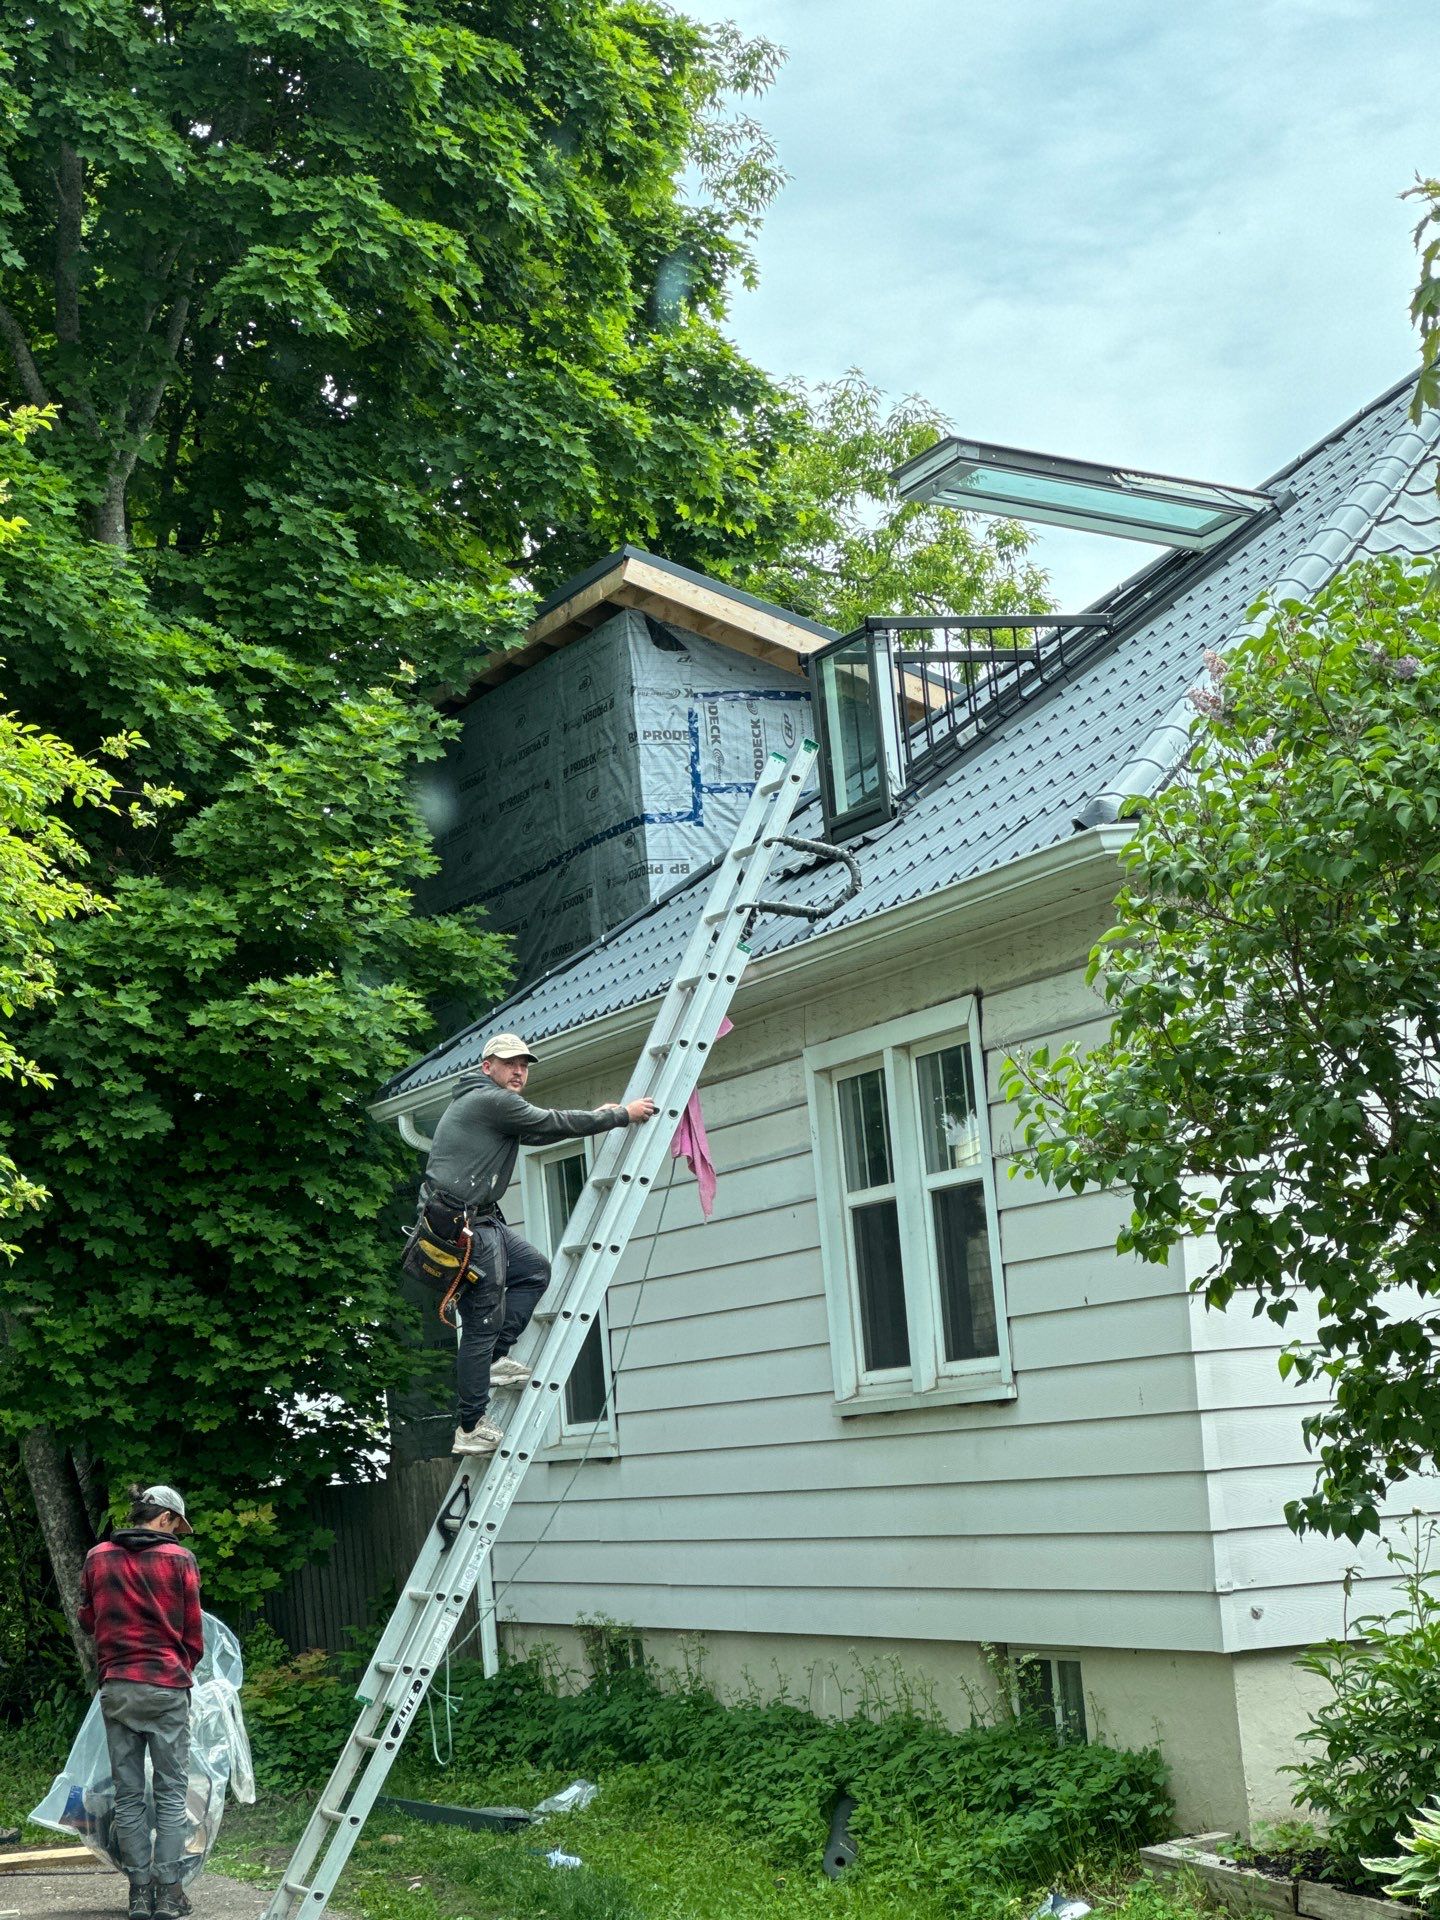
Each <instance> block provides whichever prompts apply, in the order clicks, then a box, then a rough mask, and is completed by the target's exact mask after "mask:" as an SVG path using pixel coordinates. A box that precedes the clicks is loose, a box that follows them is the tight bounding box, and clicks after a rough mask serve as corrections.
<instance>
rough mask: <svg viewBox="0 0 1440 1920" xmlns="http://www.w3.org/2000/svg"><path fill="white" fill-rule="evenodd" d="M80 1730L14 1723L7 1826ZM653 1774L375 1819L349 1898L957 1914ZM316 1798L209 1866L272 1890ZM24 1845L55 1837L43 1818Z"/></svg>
mask: <svg viewBox="0 0 1440 1920" xmlns="http://www.w3.org/2000/svg"><path fill="white" fill-rule="evenodd" d="M67 1739H68V1729H66V1728H61V1727H60V1726H59V1725H58V1723H57V1724H56V1725H55V1726H53V1727H51V1728H42V1727H36V1726H32V1727H30V1728H28V1729H26V1730H25V1731H23V1732H20V1733H17V1732H14V1731H5V1730H0V1824H4V1825H7V1826H18V1825H20V1824H21V1822H22V1821H23V1819H24V1816H25V1814H26V1813H27V1812H28V1810H29V1809H30V1808H31V1807H32V1806H34V1804H35V1803H36V1801H37V1800H38V1799H39V1798H40V1797H41V1795H42V1794H43V1793H44V1792H45V1790H46V1789H47V1788H48V1786H49V1784H50V1780H51V1777H52V1775H53V1773H54V1772H55V1769H56V1767H57V1766H58V1765H59V1764H60V1761H61V1759H62V1758H63V1755H64V1752H65V1747H66V1744H67ZM648 1775H649V1769H648V1768H646V1767H643V1766H637V1767H620V1768H617V1769H615V1770H614V1772H613V1773H611V1774H609V1775H608V1776H607V1777H606V1778H605V1780H604V1781H603V1782H602V1783H601V1786H602V1791H601V1792H600V1794H599V1795H598V1796H597V1797H596V1799H595V1801H594V1802H593V1803H592V1804H591V1806H589V1807H587V1808H585V1809H584V1810H583V1811H581V1812H579V1813H572V1814H560V1815H556V1816H554V1817H552V1818H551V1819H549V1820H547V1821H546V1822H545V1824H544V1826H543V1828H531V1829H528V1830H522V1831H520V1832H518V1833H512V1834H492V1833H472V1832H468V1831H466V1830H465V1829H463V1828H458V1827H433V1826H428V1825H426V1824H425V1823H423V1822H421V1821H416V1820H410V1819H405V1818H402V1817H400V1816H398V1815H395V1814H391V1813H386V1812H385V1811H384V1810H383V1809H382V1810H381V1811H378V1812H376V1813H375V1814H373V1815H372V1816H371V1818H370V1820H369V1822H368V1823H367V1827H366V1830H365V1832H364V1834H363V1835H362V1836H361V1839H360V1840H359V1842H358V1843H357V1845H356V1848H355V1851H354V1853H353V1855H352V1856H351V1860H350V1863H349V1865H348V1867H347V1868H346V1871H345V1874H344V1876H343V1878H342V1880H341V1883H340V1888H339V1891H338V1893H337V1897H336V1907H337V1909H338V1910H341V1911H343V1912H345V1913H346V1914H348V1915H352V1916H354V1920H901V1917H902V1916H903V1920H952V1916H954V1915H955V1914H956V1912H957V1911H960V1910H961V1909H959V1908H957V1906H956V1904H955V1902H954V1900H953V1899H948V1898H946V1897H945V1895H943V1894H942V1893H941V1892H939V1891H936V1892H933V1893H927V1892H926V1891H925V1889H924V1888H923V1887H915V1888H911V1889H909V1890H906V1891H903V1892H898V1891H897V1890H896V1888H895V1887H894V1885H893V1884H889V1882H888V1876H882V1877H880V1878H879V1879H878V1880H877V1878H876V1876H874V1875H873V1874H870V1873H867V1872H866V1871H865V1867H864V1863H863V1861H862V1863H861V1866H860V1867H859V1868H857V1869H852V1871H851V1873H850V1874H849V1875H848V1876H847V1877H846V1878H844V1879H842V1880H840V1881H838V1882H832V1881H829V1880H827V1879H826V1878H825V1877H824V1875H823V1874H822V1873H821V1872H820V1870H819V1866H818V1863H817V1865H816V1867H815V1869H814V1870H813V1871H801V1870H793V1871H788V1872H779V1871H777V1870H776V1868H775V1866H774V1865H773V1863H772V1861H771V1859H770V1858H769V1851H768V1847H767V1836H766V1832H765V1826H764V1810H763V1807H757V1814H756V1827H755V1831H754V1833H753V1834H752V1835H741V1836H737V1835H736V1834H735V1833H734V1832H733V1831H726V1830H723V1829H720V1828H718V1827H714V1826H708V1825H705V1824H703V1823H701V1822H697V1821H694V1820H688V1819H680V1818H677V1817H675V1816H674V1815H673V1814H669V1813H667V1812H665V1811H664V1810H663V1809H661V1808H660V1807H658V1806H657V1805H656V1804H655V1802H654V1796H653V1793H652V1791H651V1783H650V1781H649V1778H648ZM391 1784H392V1787H393V1790H394V1792H395V1794H396V1795H397V1796H398V1797H402V1798H413V1799H432V1800H445V1801H449V1802H452V1803H455V1804H459V1805H468V1806H498V1805H511V1806H533V1805H534V1804H535V1803H536V1802H537V1801H538V1800H541V1799H543V1798H544V1797H545V1796H546V1795H547V1794H549V1793H553V1792H554V1791H556V1790H557V1789H558V1788H560V1787H563V1786H565V1785H567V1784H568V1779H567V1777H565V1776H563V1775H562V1774H559V1773H556V1772H553V1771H550V1772H546V1771H540V1770H537V1769H535V1768H530V1767H515V1768H509V1769H505V1770H503V1771H497V1772H488V1773H485V1774H476V1773H472V1772H467V1771H466V1770H464V1769H463V1768H461V1767H452V1768H450V1769H448V1770H445V1771H441V1770H439V1769H437V1768H436V1767H434V1766H433V1765H432V1764H431V1763H430V1761H429V1760H428V1757H427V1758H425V1759H424V1760H422V1759H421V1758H420V1757H419V1756H416V1757H414V1758H411V1757H410V1756H407V1757H406V1759H405V1760H404V1761H403V1762H402V1763H401V1765H400V1766H399V1767H397V1769H396V1773H395V1776H394V1778H393V1780H392V1783H391ZM312 1805H313V1800H312V1799H311V1798H310V1797H309V1796H308V1795H307V1796H304V1797H298V1798H288V1797H285V1796H281V1795H276V1794H263V1795H262V1796H261V1798H260V1800H259V1801H258V1802H257V1804H256V1805H255V1806H253V1807H242V1806H238V1805H236V1804H235V1803H234V1802H233V1801H232V1802H231V1803H230V1804H229V1806H228V1807H227V1808H226V1813H225V1821H224V1825H223V1827H222V1828H221V1832H220V1838H219V1841H218V1843H217V1845H216V1848H215V1851H214V1853H213V1855H212V1856H211V1862H210V1866H211V1870H212V1871H214V1872H219V1873H226V1874H230V1875H232V1876H233V1877H234V1878H236V1879H242V1880H249V1881H253V1882H257V1883H262V1884H267V1885H270V1886H273V1885H274V1883H275V1879H276V1876H277V1874H278V1871H279V1869H280V1867H281V1866H283V1865H284V1863H285V1861H286V1860H287V1859H288V1857H289V1855H290V1852H291V1850H292V1848H293V1847H294V1845H295V1842H296V1840H297V1839H298V1838H299V1836H300V1832H301V1830H302V1828H303V1827H304V1824H305V1821H306V1820H307V1818H308V1817H309V1813H310V1809H311V1806H312ZM24 1838H25V1840H26V1841H33V1842H43V1841H45V1840H47V1839H52V1838H53V1836H52V1835H49V1834H48V1833H47V1832H46V1830H45V1829H42V1828H37V1827H30V1828H28V1830H26V1831H25V1833H24ZM552 1847H557V1848H559V1849H560V1850H561V1851H562V1852H565V1853H571V1854H578V1855H579V1856H580V1858H581V1859H582V1860H583V1862H584V1865H583V1866H582V1867H580V1868H565V1867H551V1866H549V1865H548V1864H547V1863H546V1861H545V1858H544V1854H545V1852H546V1851H547V1850H548V1849H550V1848H552ZM1082 1887H1083V1889H1084V1890H1085V1892H1086V1895H1087V1897H1088V1898H1089V1899H1091V1901H1092V1902H1093V1903H1094V1905H1095V1907H1096V1911H1097V1914H1098V1915H1101V1916H1103V1920H1197V1915H1198V1914H1199V1913H1200V1912H1201V1911H1202V1907H1201V1903H1200V1901H1199V1899H1198V1897H1197V1894H1196V1893H1195V1892H1194V1891H1187V1890H1184V1889H1180V1890H1175V1889H1172V1888H1168V1887H1159V1886H1157V1885H1156V1884H1154V1883H1153V1882H1151V1881H1148V1880H1143V1879H1134V1878H1132V1877H1131V1876H1130V1874H1129V1873H1127V1872H1126V1871H1124V1870H1123V1869H1121V1870H1117V1869H1115V1868H1114V1867H1113V1866H1111V1867H1110V1868H1108V1869H1105V1868H1094V1869H1091V1870H1090V1871H1088V1872H1086V1871H1077V1874H1076V1875H1075V1876H1074V1877H1072V1878H1071V1879H1070V1880H1068V1881H1067V1891H1071V1892H1073V1891H1077V1890H1079V1889H1081V1888H1082ZM1044 1892H1045V1889H1038V1890H1032V1889H1026V1890H1024V1891H1023V1892H1022V1891H1019V1890H1017V1891H1016V1892H1015V1893H1014V1894H1013V1895H1012V1896H1011V1897H1010V1898H1009V1899H1007V1900H1002V1901H991V1902H988V1903H987V1905H986V1909H985V1911H986V1915H987V1920H1027V1917H1028V1915H1029V1914H1030V1913H1031V1912H1033V1910H1034V1908H1035V1906H1036V1905H1037V1904H1038V1903H1039V1900H1040V1898H1042V1897H1043V1894H1044Z"/></svg>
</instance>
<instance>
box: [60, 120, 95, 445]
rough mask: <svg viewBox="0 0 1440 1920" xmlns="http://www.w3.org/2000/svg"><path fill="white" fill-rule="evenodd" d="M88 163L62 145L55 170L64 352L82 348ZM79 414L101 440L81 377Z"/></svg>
mask: <svg viewBox="0 0 1440 1920" xmlns="http://www.w3.org/2000/svg"><path fill="white" fill-rule="evenodd" d="M84 220H85V163H84V161H83V160H82V159H81V158H80V156H79V154H78V153H77V152H76V151H75V149H74V148H73V147H72V146H71V145H70V142H69V141H68V140H62V141H61V142H60V158H59V161H58V162H57V164H56V168H55V338H56V341H57V343H58V344H59V345H60V347H61V348H62V349H63V348H65V347H73V348H75V349H76V350H77V358H78V349H79V346H80V248H81V242H82V240H83V238H84ZM67 398H73V403H74V407H75V411H76V413H77V414H78V415H79V416H80V418H81V420H83V421H84V423H85V426H86V427H87V429H88V430H89V432H90V433H91V434H92V435H93V436H94V437H95V438H96V439H99V437H100V422H99V419H98V418H97V417H96V413H95V407H94V403H93V402H92V400H91V398H90V394H89V392H88V390H87V388H86V386H85V385H84V377H83V375H80V376H78V378H77V383H76V388H75V392H74V394H73V396H67Z"/></svg>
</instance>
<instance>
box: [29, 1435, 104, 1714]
mask: <svg viewBox="0 0 1440 1920" xmlns="http://www.w3.org/2000/svg"><path fill="white" fill-rule="evenodd" d="M20 1457H21V1459H22V1460H23V1461H24V1462H25V1474H26V1478H27V1479H28V1480H29V1482H30V1491H31V1493H32V1494H33V1495H34V1497H35V1511H36V1513H37V1515H38V1516H39V1519H40V1531H41V1533H42V1534H43V1535H44V1537H45V1545H46V1548H47V1550H48V1551H49V1554H50V1564H51V1566H52V1567H53V1568H54V1569H55V1584H56V1586H57V1587H58V1588H59V1590H60V1604H61V1606H63V1607H64V1609H65V1620H66V1624H67V1625H68V1626H69V1628H70V1638H71V1639H72V1640H73V1641H74V1643H75V1653H76V1657H77V1659H78V1660H79V1662H80V1671H81V1673H82V1674H83V1675H84V1677H85V1684H86V1685H87V1686H90V1687H93V1686H94V1685H95V1679H96V1666H95V1642H94V1641H93V1640H92V1639H91V1638H90V1636H89V1634H88V1633H82V1632H81V1631H80V1621H79V1613H80V1570H81V1568H82V1567H83V1566H84V1564H85V1555H86V1554H87V1553H88V1552H89V1550H90V1545H91V1532H90V1522H89V1519H88V1517H87V1515H86V1512H85V1507H84V1503H83V1502H82V1500H81V1498H80V1487H79V1483H78V1482H77V1480H76V1478H75V1474H74V1472H73V1470H72V1468H71V1465H70V1458H69V1455H68V1454H67V1453H66V1452H65V1449H64V1448H63V1447H62V1446H61V1445H60V1443H59V1441H58V1440H57V1439H56V1438H55V1435H54V1434H53V1433H52V1432H51V1431H50V1429H49V1428H48V1427H32V1428H31V1430H30V1431H29V1433H27V1434H26V1435H25V1437H24V1439H23V1440H22V1441H21V1442H20Z"/></svg>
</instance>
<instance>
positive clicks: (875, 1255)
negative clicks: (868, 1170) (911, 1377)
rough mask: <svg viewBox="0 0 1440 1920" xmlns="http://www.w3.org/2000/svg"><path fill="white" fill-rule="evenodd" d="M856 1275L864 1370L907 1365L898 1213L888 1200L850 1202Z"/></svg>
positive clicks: (907, 1344) (872, 1371) (908, 1353)
mask: <svg viewBox="0 0 1440 1920" xmlns="http://www.w3.org/2000/svg"><path fill="white" fill-rule="evenodd" d="M850 1232H851V1234H852V1235H853V1237H854V1246H855V1279H856V1285H857V1288H858V1291H859V1296H860V1336H861V1339H862V1341H863V1343H864V1348H865V1371H866V1372H867V1373H874V1372H876V1371H878V1370H879V1369H880V1368H882V1367H908V1366H909V1364H910V1330H909V1328H908V1327H907V1326H906V1324H905V1277H904V1274H903V1273H902V1271H901V1267H900V1219H899V1215H898V1213H897V1211H896V1207H895V1202H894V1201H893V1200H877V1201H876V1202H875V1203H874V1204H873V1205H872V1206H868V1207H852V1208H851V1210H850Z"/></svg>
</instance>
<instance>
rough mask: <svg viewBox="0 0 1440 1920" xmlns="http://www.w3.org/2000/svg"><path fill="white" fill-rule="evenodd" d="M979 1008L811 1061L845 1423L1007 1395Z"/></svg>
mask: <svg viewBox="0 0 1440 1920" xmlns="http://www.w3.org/2000/svg"><path fill="white" fill-rule="evenodd" d="M977 1029H978V1014H977V1011H976V1007H975V1003H974V1000H973V998H972V997H967V998H966V999H964V1000H958V1001H952V1002H950V1003H949V1004H948V1005H946V1006H943V1007H937V1008H932V1009H930V1010H928V1011H927V1012H925V1013H921V1014H911V1015H907V1016H906V1017H905V1018H904V1019H900V1020H892V1021H888V1022H886V1023H885V1024H884V1025H883V1026H878V1027H872V1028H869V1029H867V1030H866V1031H865V1032H862V1033H855V1034H847V1035H846V1036H845V1038H844V1039H843V1040H835V1041H829V1042H827V1043H825V1044H824V1045H821V1046H817V1047H812V1048H810V1049H809V1050H808V1051H807V1053H806V1056H805V1064H806V1077H807V1082H808V1087H809V1098H810V1112H811V1121H812V1126H813V1130H814V1138H815V1146H816V1157H817V1171H818V1179H819V1193H820V1229H821V1235H820V1237H821V1252H822V1256H823V1260H824V1265H825V1276H826V1294H827V1300H828V1305H829V1315H830V1342H831V1351H832V1354H833V1358H834V1365H835V1390H836V1394H837V1397H838V1399H839V1401H840V1403H841V1411H842V1412H865V1411H867V1410H869V1409H872V1408H878V1407H883V1406H884V1405H887V1404H888V1405H897V1406H905V1405H912V1404H914V1403H915V1402H916V1400H917V1398H918V1397H921V1396H923V1397H925V1398H927V1399H932V1398H933V1399H942V1400H966V1399H1002V1398H1009V1397H1010V1396H1011V1394H1012V1393H1013V1384H1012V1375H1011V1370H1010V1355H1009V1343H1008V1340H1007V1338H1006V1326H1005V1303H1004V1285H1003V1276H1002V1273H1001V1268H1000V1243H999V1233H998V1228H997V1221H996V1211H995V1189H994V1167H993V1159H992V1155H991V1151H990V1135H989V1126H988V1123H987V1116H986V1107H985V1068H984V1060H983V1056H982V1054H981V1051H980V1043H979V1034H978V1030H977Z"/></svg>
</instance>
